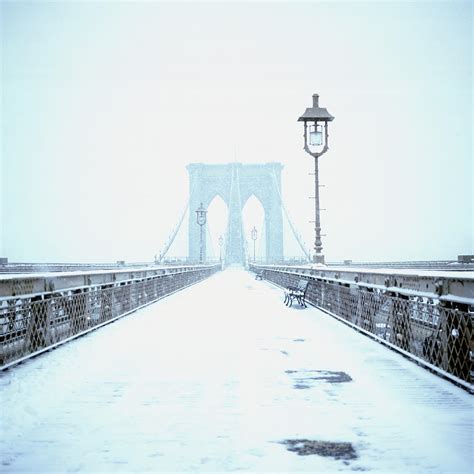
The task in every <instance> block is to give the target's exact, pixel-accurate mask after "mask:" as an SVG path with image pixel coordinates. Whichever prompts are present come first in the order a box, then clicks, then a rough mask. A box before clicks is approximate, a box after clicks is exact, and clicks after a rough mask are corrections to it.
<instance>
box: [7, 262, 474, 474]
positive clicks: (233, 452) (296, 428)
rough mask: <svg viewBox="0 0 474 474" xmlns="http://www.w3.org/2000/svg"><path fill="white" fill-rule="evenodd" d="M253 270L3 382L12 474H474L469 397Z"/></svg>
mask: <svg viewBox="0 0 474 474" xmlns="http://www.w3.org/2000/svg"><path fill="white" fill-rule="evenodd" d="M282 300H283V295H282V291H281V290H280V289H278V288H276V287H274V286H272V285H270V284H269V283H268V282H265V281H256V280H255V279H254V278H253V275H252V274H250V273H247V272H245V271H244V270H241V269H233V268H231V269H228V270H226V271H224V272H221V273H218V274H216V275H214V276H212V277H211V278H209V279H208V280H206V281H204V282H201V283H199V284H196V285H194V286H192V287H190V288H187V289H185V290H183V291H181V292H178V293H176V294H174V295H171V296H169V297H167V298H164V299H163V300H161V301H159V302H157V303H155V304H153V305H151V306H149V307H147V308H145V309H143V310H141V311H139V312H137V313H134V314H132V315H130V316H128V317H125V318H123V319H121V320H119V321H117V322H115V323H113V324H110V325H108V326H106V327H104V328H102V329H100V330H98V331H95V332H93V333H90V334H89V335H87V336H85V337H82V338H80V339H78V340H75V341H73V342H70V343H68V344H66V345H64V346H62V347H60V348H58V349H56V350H54V351H51V352H49V353H47V354H44V355H42V356H40V357H38V358H36V359H33V360H30V361H28V362H25V363H24V364H23V365H20V366H17V367H14V368H13V369H11V370H8V371H6V372H4V373H0V390H1V391H0V393H1V413H0V417H1V428H0V429H1V436H0V438H1V439H0V448H1V463H2V465H1V468H0V470H1V471H2V472H15V471H29V472H35V473H38V472H58V471H59V472H167V471H174V472H176V471H178V472H183V471H184V472H209V471H211V472H227V471H234V470H240V471H244V472H255V471H256V472H262V471H264V472H298V471H306V472H332V471H343V472H344V471H372V472H403V473H407V472H413V473H423V472H429V473H436V472H439V473H456V472H459V473H461V472H463V473H464V472H465V473H469V472H472V466H473V461H474V458H473V454H472V453H473V452H474V449H473V448H474V442H473V437H474V415H473V412H474V410H473V408H474V404H473V401H472V400H473V399H472V397H471V396H470V395H469V394H468V393H466V392H465V391H463V390H461V389H459V388H457V387H455V386H454V385H452V384H451V383H449V382H446V381H444V380H442V379H440V378H438V377H437V376H435V375H432V374H431V373H429V372H427V371H426V370H424V369H422V368H420V367H418V366H416V365H415V364H414V363H412V362H410V361H408V360H406V359H404V358H403V357H402V356H400V355H398V354H397V353H395V352H393V351H391V350H389V349H387V348H385V347H384V346H382V345H380V344H378V343H377V342H374V341H372V340H370V339H369V338H367V337H365V336H363V335H361V334H359V333H357V332H356V331H354V330H353V329H351V328H349V327H347V326H345V325H344V324H343V323H341V322H339V321H337V320H335V319H333V318H331V317H330V316H328V315H327V314H325V313H323V312H321V311H319V310H317V309H315V308H312V307H309V308H307V309H301V308H299V307H298V305H297V304H295V305H294V306H293V307H292V308H287V307H286V306H285V305H284V304H283V302H282Z"/></svg>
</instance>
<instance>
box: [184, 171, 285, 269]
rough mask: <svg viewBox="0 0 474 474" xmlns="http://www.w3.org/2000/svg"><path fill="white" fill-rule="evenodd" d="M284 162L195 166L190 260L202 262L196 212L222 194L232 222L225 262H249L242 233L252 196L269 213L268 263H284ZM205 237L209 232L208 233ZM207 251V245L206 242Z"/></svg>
mask: <svg viewBox="0 0 474 474" xmlns="http://www.w3.org/2000/svg"><path fill="white" fill-rule="evenodd" d="M282 168H283V165H282V164H281V163H265V164H251V165H247V164H242V163H229V164H223V165H206V164H204V163H192V164H190V165H188V166H187V170H188V173H189V235H188V237H189V240H188V242H189V244H188V245H189V258H190V260H191V261H197V260H198V259H199V226H198V225H197V223H196V215H195V212H194V211H195V210H196V209H197V208H198V207H199V205H200V204H201V203H202V204H203V205H204V207H205V208H207V207H208V206H209V203H210V202H211V201H212V200H213V199H214V197H215V196H216V195H217V194H218V195H220V196H221V198H222V199H223V200H224V202H225V203H226V204H227V208H228V210H229V214H228V216H229V219H228V225H227V235H226V239H227V240H226V251H225V262H226V263H227V264H232V263H239V264H243V263H244V262H245V250H244V248H245V247H244V236H243V234H242V209H243V206H244V204H245V202H246V201H247V199H248V198H249V197H250V196H251V195H255V197H256V198H257V199H258V200H259V201H260V202H261V204H262V206H263V209H264V212H265V227H266V229H267V232H266V242H265V243H266V260H267V261H268V262H276V261H280V260H283V216H282V208H281V201H280V195H281V170H282ZM204 235H205V233H204ZM204 248H206V245H205V243H204Z"/></svg>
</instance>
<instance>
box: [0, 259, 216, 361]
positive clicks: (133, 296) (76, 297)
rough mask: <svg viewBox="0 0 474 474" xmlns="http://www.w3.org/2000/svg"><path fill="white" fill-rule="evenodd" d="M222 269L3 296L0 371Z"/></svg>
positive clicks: (182, 271)
mask: <svg viewBox="0 0 474 474" xmlns="http://www.w3.org/2000/svg"><path fill="white" fill-rule="evenodd" d="M220 268H221V267H220V265H212V266H197V267H184V268H182V269H179V268H177V269H173V272H172V273H169V274H167V273H163V274H160V275H157V276H153V277H146V278H140V277H137V278H134V279H130V280H127V281H121V282H116V283H108V284H100V285H88V286H83V287H81V288H73V289H64V290H62V291H57V292H54V291H50V292H43V293H38V294H35V295H24V296H7V297H2V298H0V369H1V368H6V367H9V366H10V365H12V363H15V362H16V361H19V360H21V359H23V358H25V357H28V356H30V355H33V354H37V353H39V352H42V351H44V350H47V349H48V348H50V347H53V346H55V345H57V344H59V343H61V342H63V341H65V340H68V339H69V338H72V337H75V336H78V335H80V334H84V333H85V332H88V331H90V330H92V329H94V328H96V327H98V326H101V325H102V324H104V323H107V322H110V321H112V320H114V319H116V318H118V317H121V316H123V315H125V314H127V313H129V312H131V311H134V310H135V309H137V308H140V307H142V306H144V305H146V304H149V303H151V302H153V301H156V300H157V299H159V298H162V297H163V296H166V295H169V294H170V293H173V292H175V291H177V290H179V289H181V288H184V287H186V286H189V285H191V284H193V283H195V282H198V281H200V280H203V279H205V278H207V277H209V276H211V275H212V274H213V273H215V272H216V271H218V270H220ZM53 286H54V285H53Z"/></svg>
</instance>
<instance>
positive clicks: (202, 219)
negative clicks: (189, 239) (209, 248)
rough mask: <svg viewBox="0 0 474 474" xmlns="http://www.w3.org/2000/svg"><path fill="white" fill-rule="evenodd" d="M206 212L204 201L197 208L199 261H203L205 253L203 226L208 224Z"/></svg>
mask: <svg viewBox="0 0 474 474" xmlns="http://www.w3.org/2000/svg"><path fill="white" fill-rule="evenodd" d="M206 214H207V211H206V209H204V207H203V205H202V202H201V205H200V206H199V207H198V209H197V210H196V221H197V223H198V224H199V226H200V234H199V263H202V261H203V254H204V249H203V245H202V243H203V227H204V225H205V224H206Z"/></svg>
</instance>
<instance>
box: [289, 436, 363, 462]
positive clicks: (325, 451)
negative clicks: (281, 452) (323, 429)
mask: <svg viewBox="0 0 474 474" xmlns="http://www.w3.org/2000/svg"><path fill="white" fill-rule="evenodd" d="M281 444H284V445H286V447H287V448H286V449H288V451H292V452H295V453H297V454H298V455H299V456H309V455H311V454H317V455H318V456H324V457H332V458H334V459H336V460H346V461H350V460H353V459H357V453H356V451H355V449H354V447H353V446H352V444H351V443H344V442H333V441H315V440H309V439H286V440H285V441H282V442H281Z"/></svg>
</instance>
